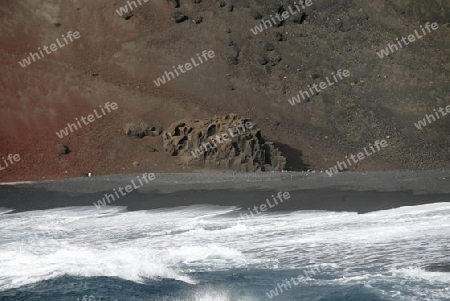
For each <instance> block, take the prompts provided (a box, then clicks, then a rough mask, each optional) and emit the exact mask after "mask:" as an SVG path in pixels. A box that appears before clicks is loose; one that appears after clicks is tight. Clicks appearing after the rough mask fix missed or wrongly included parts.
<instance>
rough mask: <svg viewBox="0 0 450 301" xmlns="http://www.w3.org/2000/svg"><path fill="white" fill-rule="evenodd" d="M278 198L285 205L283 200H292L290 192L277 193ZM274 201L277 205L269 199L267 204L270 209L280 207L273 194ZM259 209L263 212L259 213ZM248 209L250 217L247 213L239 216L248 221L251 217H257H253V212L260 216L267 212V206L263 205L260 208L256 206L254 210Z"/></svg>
mask: <svg viewBox="0 0 450 301" xmlns="http://www.w3.org/2000/svg"><path fill="white" fill-rule="evenodd" d="M277 198H278V199H279V200H280V202H281V203H283V200H288V199H290V198H291V195H290V194H289V192H287V191H286V192H281V191H279V192H278V193H277ZM272 199H273V201H274V202H275V204H271V203H270V201H269V199H266V203H267V205H268V206H269V208H273V207H275V206H276V205H278V202H277V199H276V198H275V196H274V195H273V194H272ZM258 208H259V209H260V210H261V211H258ZM247 209H248V212H249V213H250V215H248V214H247V213H244V214H242V213H240V214H239V216H240V217H239V218H240V219H246V218H250V217H255V215H253V211H254V212H255V213H256V214H257V215H260V214H261V213H263V212H265V211H267V209H268V208H267V206H266V204H264V203H263V204H261V205H259V206H254V207H253V209H250V208H247ZM244 215H245V216H244Z"/></svg>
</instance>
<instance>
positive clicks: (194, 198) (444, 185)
mask: <svg viewBox="0 0 450 301" xmlns="http://www.w3.org/2000/svg"><path fill="white" fill-rule="evenodd" d="M134 177H135V175H134V174H133V175H111V176H94V177H81V178H71V179H65V180H57V181H47V182H31V183H30V182H28V183H14V184H4V183H3V184H2V185H0V207H3V208H12V209H15V211H14V213H17V212H23V211H29V210H45V209H52V208H59V207H71V206H92V208H95V207H94V203H95V202H97V201H98V200H99V199H101V198H102V197H103V196H104V194H105V193H112V191H113V189H115V188H117V187H119V186H123V185H124V183H127V182H129V180H130V179H131V178H134ZM449 184H450V171H421V172H415V171H407V172H405V171H396V172H392V171H387V172H343V173H339V174H336V175H334V176H332V177H329V176H328V175H326V174H325V173H309V174H308V173H301V172H299V173H252V174H247V173H220V174H219V173H213V174H200V173H198V174H196V173H177V174H169V173H167V174H155V179H154V180H153V181H151V182H150V183H149V184H147V185H145V186H142V187H140V188H139V189H136V191H133V192H131V193H130V194H129V195H127V196H126V197H123V198H120V199H118V200H116V201H115V202H114V203H112V204H111V205H113V206H126V207H127V208H128V210H129V211H136V210H150V209H157V208H173V207H179V206H188V205H205V204H206V205H219V206H237V207H240V208H241V210H242V211H243V212H245V211H247V208H251V207H253V206H259V205H260V204H261V203H263V202H264V201H265V200H266V199H267V198H269V197H270V196H271V195H272V194H276V193H278V192H279V191H288V192H289V193H290V194H291V198H290V199H289V200H287V201H285V202H283V203H282V204H279V205H277V206H276V207H274V208H273V209H271V210H270V211H268V212H271V211H273V212H274V211H297V210H330V211H352V212H358V213H367V212H371V211H377V210H385V209H391V208H397V207H402V206H414V205H420V204H428V203H436V202H450V185H449ZM99 210H100V209H99Z"/></svg>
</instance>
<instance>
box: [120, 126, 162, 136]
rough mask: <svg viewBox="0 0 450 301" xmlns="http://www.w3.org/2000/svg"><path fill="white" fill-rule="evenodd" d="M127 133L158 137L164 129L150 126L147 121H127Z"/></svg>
mask: <svg viewBox="0 0 450 301" xmlns="http://www.w3.org/2000/svg"><path fill="white" fill-rule="evenodd" d="M124 131H125V135H128V136H131V137H137V138H142V137H144V136H150V137H156V136H159V135H160V134H161V133H162V129H161V128H159V127H155V126H150V125H148V124H147V123H127V124H125V126H124Z"/></svg>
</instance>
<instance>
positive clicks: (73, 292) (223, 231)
mask: <svg viewBox="0 0 450 301" xmlns="http://www.w3.org/2000/svg"><path fill="white" fill-rule="evenodd" d="M238 216H239V211H238V208H234V207H219V206H206V205H205V206H189V207H179V208H172V209H159V210H145V211H134V212H128V211H127V210H126V208H123V207H104V208H103V209H96V208H95V207H94V206H90V207H70V208H61V209H52V210H43V211H28V212H22V213H14V211H12V212H11V210H8V209H0V300H1V301H3V300H27V301H28V300H46V301H48V300H58V301H59V300H74V301H75V300H80V301H81V300H83V301H84V300H86V301H87V300H89V301H94V300H95V301H99V300H101V301H103V300H105V301H106V300H167V301H169V300H204V301H216V300H217V301H223V300H230V301H244V300H245V301H254V300H280V301H281V300H317V301H319V300H320V301H338V300H339V301H341V300H342V301H343V300H354V301H361V300H366V301H378V300H380V301H381V300H408V301H411V300H417V301H419V300H420V301H424V300H425V301H426V300H450V203H435V204H429V205H422V206H415V207H402V208H397V209H392V210H385V211H377V212H372V213H367V214H356V213H352V212H329V211H297V212H284V213H274V214H267V215H263V216H257V217H254V218H249V219H245V220H242V219H240V218H239V217H238Z"/></svg>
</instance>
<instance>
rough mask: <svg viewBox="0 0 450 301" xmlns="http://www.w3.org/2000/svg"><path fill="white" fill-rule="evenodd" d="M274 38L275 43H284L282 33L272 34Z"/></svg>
mask: <svg viewBox="0 0 450 301" xmlns="http://www.w3.org/2000/svg"><path fill="white" fill-rule="evenodd" d="M272 37H273V38H274V39H275V41H278V42H280V41H283V35H282V34H281V32H278V31H274V32H272Z"/></svg>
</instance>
